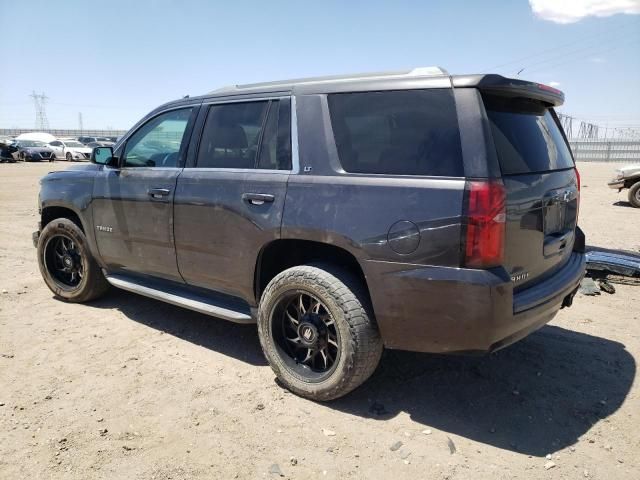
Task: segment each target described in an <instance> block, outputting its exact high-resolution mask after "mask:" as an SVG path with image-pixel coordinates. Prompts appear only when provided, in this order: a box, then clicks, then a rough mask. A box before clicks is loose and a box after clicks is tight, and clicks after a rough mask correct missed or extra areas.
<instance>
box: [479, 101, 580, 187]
mask: <svg viewBox="0 0 640 480" xmlns="http://www.w3.org/2000/svg"><path fill="white" fill-rule="evenodd" d="M483 100H484V105H485V107H486V110H487V117H488V118H489V123H490V125H491V133H492V134H493V142H494V144H495V147H496V152H497V154H498V161H499V162H500V169H501V170H502V174H503V175H514V174H520V173H534V172H548V171H552V170H562V169H565V168H572V167H573V159H572V157H571V152H570V150H569V146H568V145H567V142H566V141H565V139H564V137H563V135H562V131H561V130H560V127H559V126H558V123H557V122H556V119H555V118H554V115H553V114H552V110H551V109H549V108H547V107H546V106H544V105H543V104H541V103H540V102H537V101H533V100H529V99H525V98H507V97H499V96H493V95H483Z"/></svg>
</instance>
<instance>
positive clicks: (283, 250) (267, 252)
mask: <svg viewBox="0 0 640 480" xmlns="http://www.w3.org/2000/svg"><path fill="white" fill-rule="evenodd" d="M317 262H322V263H328V264H331V265H335V266H337V267H340V268H343V269H344V270H347V271H348V272H350V273H351V274H352V275H354V276H355V277H356V278H357V279H358V280H359V281H360V282H362V285H363V287H364V290H365V292H366V294H367V296H369V288H368V286H367V280H366V278H365V276H364V272H363V271H362V268H361V267H360V264H359V263H358V260H356V257H354V256H353V255H352V254H351V253H349V252H348V251H347V250H345V249H343V248H340V247H336V246H335V245H329V244H326V243H320V242H312V241H309V240H275V241H273V242H271V243H270V244H269V245H267V246H266V247H264V248H263V249H262V251H261V252H260V255H259V256H258V261H257V263H256V270H255V290H256V301H257V302H259V301H260V297H261V296H262V292H263V291H264V289H265V288H266V286H267V284H268V283H269V282H270V281H271V280H272V279H273V277H275V276H276V275H278V274H279V273H280V272H282V271H284V270H286V269H287V268H291V267H295V266H296V265H306V264H309V263H317ZM367 301H369V302H370V298H367Z"/></svg>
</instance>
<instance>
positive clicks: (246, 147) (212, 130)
mask: <svg viewBox="0 0 640 480" xmlns="http://www.w3.org/2000/svg"><path fill="white" fill-rule="evenodd" d="M268 106H269V102H267V101H264V102H247V103H227V104H224V105H213V106H212V107H211V108H210V109H209V113H208V115H207V120H206V122H205V125H204V130H203V132H202V139H201V140H200V147H199V149H198V160H197V166H198V167H200V168H254V167H255V164H256V156H257V154H258V144H259V142H260V132H261V130H262V125H263V123H264V120H265V115H266V114H267V108H268Z"/></svg>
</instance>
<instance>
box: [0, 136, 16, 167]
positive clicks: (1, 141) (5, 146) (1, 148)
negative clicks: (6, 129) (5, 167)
mask: <svg viewBox="0 0 640 480" xmlns="http://www.w3.org/2000/svg"><path fill="white" fill-rule="evenodd" d="M13 142H14V140H13V138H9V137H2V138H0V163H2V162H11V163H15V161H16V159H15V158H13V156H12V155H11V152H10V150H9V145H11V144H12V143H13Z"/></svg>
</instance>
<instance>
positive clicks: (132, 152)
mask: <svg viewBox="0 0 640 480" xmlns="http://www.w3.org/2000/svg"><path fill="white" fill-rule="evenodd" d="M191 111H192V109H191V108H184V109H181V110H172V111H170V112H166V113H163V114H161V115H158V116H157V117H154V118H152V119H151V120H149V121H148V122H147V123H145V124H144V125H143V126H142V127H141V128H139V129H138V130H137V131H136V132H135V133H134V134H133V135H132V136H131V137H130V138H129V139H128V140H127V144H126V147H125V152H124V165H125V167H175V166H177V165H178V162H179V160H180V146H181V144H182V140H183V136H184V132H185V131H186V128H187V123H188V122H189V117H190V116H191Z"/></svg>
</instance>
